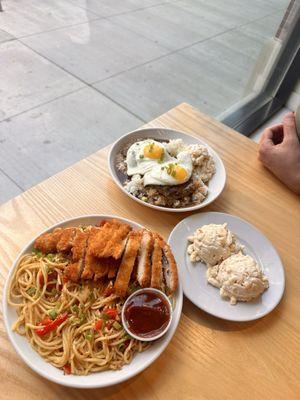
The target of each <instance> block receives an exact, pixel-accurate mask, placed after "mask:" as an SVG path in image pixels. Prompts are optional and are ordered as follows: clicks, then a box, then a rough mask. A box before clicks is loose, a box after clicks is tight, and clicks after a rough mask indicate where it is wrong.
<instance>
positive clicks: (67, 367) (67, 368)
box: [63, 364, 71, 375]
mask: <svg viewBox="0 0 300 400" xmlns="http://www.w3.org/2000/svg"><path fill="white" fill-rule="evenodd" d="M63 370H64V374H65V375H70V374H71V365H70V364H66V365H64V366H63Z"/></svg>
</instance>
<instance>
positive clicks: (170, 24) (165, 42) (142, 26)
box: [110, 3, 226, 50]
mask: <svg viewBox="0 0 300 400" xmlns="http://www.w3.org/2000/svg"><path fill="white" fill-rule="evenodd" d="M110 21H112V22H114V23H116V24H118V25H120V26H123V27H125V28H127V29H130V30H132V31H134V32H135V33H137V34H138V35H141V36H143V37H146V38H147V39H149V40H152V41H154V42H155V43H158V44H159V45H161V46H164V47H166V48H168V49H171V50H177V49H180V48H183V47H185V46H189V45H191V44H193V43H196V42H198V41H200V40H205V39H207V38H209V37H211V36H214V35H216V34H219V33H220V32H222V31H224V27H222V26H219V25H217V24H212V23H211V22H209V21H207V20H205V19H204V18H199V16H198V15H196V14H193V13H190V12H188V11H186V10H184V9H182V8H180V7H177V6H176V3H175V4H163V5H159V6H157V7H151V8H146V9H144V10H140V11H136V12H132V13H129V14H122V15H118V16H116V17H111V18H110ZM225 29H226V28H225Z"/></svg>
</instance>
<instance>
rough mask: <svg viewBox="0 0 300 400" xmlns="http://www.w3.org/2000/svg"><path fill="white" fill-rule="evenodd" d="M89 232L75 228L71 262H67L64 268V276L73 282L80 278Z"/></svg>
mask: <svg viewBox="0 0 300 400" xmlns="http://www.w3.org/2000/svg"><path fill="white" fill-rule="evenodd" d="M88 237H89V232H83V231H81V230H80V229H77V230H76V234H75V238H74V242H73V247H72V250H71V252H72V260H73V264H69V265H68V266H67V267H66V268H65V276H66V277H67V278H68V279H70V280H71V281H73V282H77V281H78V280H79V279H80V278H81V274H82V271H83V269H84V259H85V253H86V247H87V241H88Z"/></svg>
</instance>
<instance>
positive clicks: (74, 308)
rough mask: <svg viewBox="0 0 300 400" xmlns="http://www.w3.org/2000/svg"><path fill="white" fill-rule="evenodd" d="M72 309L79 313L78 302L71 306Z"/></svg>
mask: <svg viewBox="0 0 300 400" xmlns="http://www.w3.org/2000/svg"><path fill="white" fill-rule="evenodd" d="M71 311H72V313H75V314H77V313H78V305H77V304H73V305H72V306H71Z"/></svg>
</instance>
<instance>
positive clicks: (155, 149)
mask: <svg viewBox="0 0 300 400" xmlns="http://www.w3.org/2000/svg"><path fill="white" fill-rule="evenodd" d="M163 155H164V149H163V148H162V147H160V146H158V145H157V144H155V143H149V144H147V145H146V146H145V147H144V157H147V158H152V159H154V160H159V159H161V158H162V157H163Z"/></svg>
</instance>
